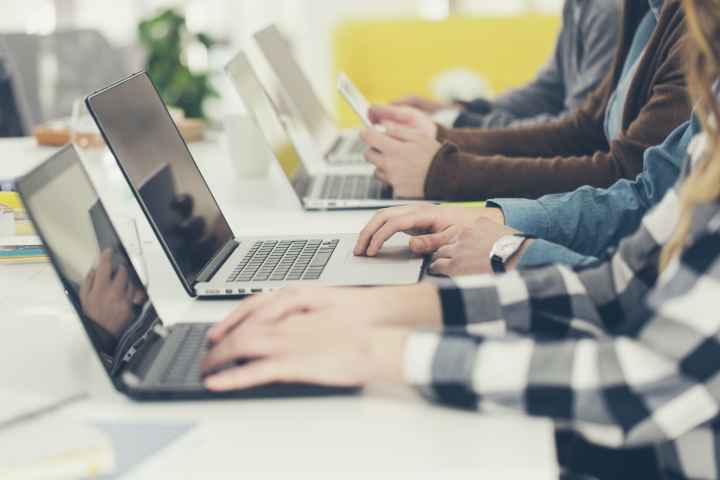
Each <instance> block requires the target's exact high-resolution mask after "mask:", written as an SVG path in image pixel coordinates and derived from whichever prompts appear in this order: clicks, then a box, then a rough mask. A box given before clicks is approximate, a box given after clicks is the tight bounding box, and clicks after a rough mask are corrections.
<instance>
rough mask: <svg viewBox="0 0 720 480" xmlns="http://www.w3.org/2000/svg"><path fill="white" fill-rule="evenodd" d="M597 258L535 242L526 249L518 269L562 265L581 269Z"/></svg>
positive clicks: (542, 241)
mask: <svg viewBox="0 0 720 480" xmlns="http://www.w3.org/2000/svg"><path fill="white" fill-rule="evenodd" d="M596 261H597V258H595V257H588V256H585V255H581V254H579V253H577V252H575V251H573V250H570V249H569V248H567V247H563V246H562V245H558V244H557V243H552V242H548V241H547V240H541V239H538V240H535V241H533V242H532V244H531V245H530V246H529V247H528V248H526V249H525V252H524V253H523V255H522V257H520V259H519V260H518V263H517V268H519V269H527V268H535V267H539V266H542V265H548V264H553V263H560V264H563V265H568V266H571V267H580V266H583V265H587V264H590V263H593V262H596Z"/></svg>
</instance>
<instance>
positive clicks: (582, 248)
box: [489, 120, 700, 267]
mask: <svg viewBox="0 0 720 480" xmlns="http://www.w3.org/2000/svg"><path fill="white" fill-rule="evenodd" d="M699 132H700V125H699V124H698V122H697V121H695V120H692V121H688V122H685V123H684V124H682V125H681V126H680V127H678V128H677V129H676V130H674V131H673V132H672V133H671V134H670V136H669V137H668V138H667V139H666V140H665V142H664V143H663V144H662V145H660V146H657V147H653V148H650V149H648V150H647V151H646V152H645V159H644V169H643V171H642V173H640V175H638V177H637V178H636V179H635V180H632V181H631V180H620V181H618V182H617V183H615V184H614V185H613V186H611V187H610V188H606V189H602V188H592V187H582V188H579V189H577V190H575V191H574V192H569V193H563V194H557V195H547V196H545V197H542V198H540V199H538V200H518V199H493V200H491V201H490V202H489V205H494V206H497V207H499V208H501V209H502V210H503V213H504V214H505V218H506V223H507V225H508V226H510V227H513V228H515V229H517V230H520V231H523V232H525V233H528V234H532V235H535V236H537V237H539V238H541V239H543V240H545V241H546V242H536V245H533V247H532V248H531V249H529V251H528V252H527V253H526V254H525V255H528V259H527V260H525V259H524V258H523V259H521V261H520V265H523V266H525V267H527V266H534V265H537V264H545V263H549V262H552V261H554V260H557V259H558V258H560V257H562V258H564V259H565V261H563V263H568V264H570V265H577V264H578V263H577V262H581V264H582V263H584V262H585V260H582V259H580V258H578V257H575V256H572V255H569V253H568V252H569V251H572V252H575V253H576V254H580V256H584V257H588V260H587V261H592V260H594V258H593V257H603V256H604V255H605V253H606V251H607V250H608V249H610V248H613V247H615V246H617V244H618V243H619V242H620V240H622V239H623V238H625V237H626V236H628V235H630V234H632V233H633V232H634V231H635V230H637V228H638V227H639V226H640V222H641V220H642V218H643V216H645V214H646V213H647V212H648V211H649V210H650V209H651V208H652V207H653V206H655V205H657V204H658V203H659V202H660V200H661V199H662V198H663V196H664V195H665V193H666V192H667V191H668V190H669V189H670V188H671V187H672V186H673V185H674V184H675V182H676V181H677V179H678V177H679V175H680V171H681V169H682V164H683V162H684V161H685V158H686V157H687V148H688V145H690V141H691V140H692V138H693V137H694V136H695V135H696V134H698V133H699ZM551 244H556V245H557V247H560V248H561V249H562V247H564V249H562V251H566V250H567V251H568V252H566V253H564V254H562V255H560V253H559V252H560V251H561V250H558V249H557V248H555V247H553V248H551V247H550V245H551ZM543 252H547V258H544V255H543ZM531 264H532V265H531Z"/></svg>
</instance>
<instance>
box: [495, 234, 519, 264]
mask: <svg viewBox="0 0 720 480" xmlns="http://www.w3.org/2000/svg"><path fill="white" fill-rule="evenodd" d="M523 242H525V237H517V236H508V237H503V238H501V239H500V240H498V241H497V243H496V244H495V248H493V253H492V255H494V256H497V257H500V258H501V259H502V261H503V262H506V261H507V260H508V259H509V258H510V257H512V256H513V255H515V253H516V252H517V251H518V250H519V249H520V247H521V246H522V244H523Z"/></svg>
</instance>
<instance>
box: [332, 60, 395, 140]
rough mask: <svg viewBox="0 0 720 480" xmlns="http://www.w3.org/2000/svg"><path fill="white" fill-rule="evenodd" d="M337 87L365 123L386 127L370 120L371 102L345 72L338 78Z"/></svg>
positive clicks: (376, 126)
mask: <svg viewBox="0 0 720 480" xmlns="http://www.w3.org/2000/svg"><path fill="white" fill-rule="evenodd" d="M337 89H338V91H339V92H340V94H341V95H342V96H343V98H344V99H345V101H347V102H348V104H349V105H350V107H351V108H352V109H353V111H354V112H355V114H356V115H357V116H358V117H359V118H360V120H361V121H362V123H363V125H365V126H366V127H367V128H376V129H378V130H380V131H384V130H385V128H384V127H383V126H382V125H375V124H373V123H372V122H371V121H370V118H369V116H368V112H369V110H370V102H368V101H367V98H365V95H363V94H362V93H361V92H360V90H358V88H357V87H356V86H355V84H354V83H353V82H352V80H350V77H348V76H347V75H346V74H345V73H340V74H339V75H338V78H337Z"/></svg>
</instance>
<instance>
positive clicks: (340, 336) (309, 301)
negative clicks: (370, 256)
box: [202, 284, 442, 391]
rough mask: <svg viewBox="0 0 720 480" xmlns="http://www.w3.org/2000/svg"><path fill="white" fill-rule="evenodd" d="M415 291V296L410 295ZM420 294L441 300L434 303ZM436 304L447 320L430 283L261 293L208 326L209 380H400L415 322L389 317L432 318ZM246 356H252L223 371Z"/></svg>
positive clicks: (237, 385)
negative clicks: (408, 325) (407, 326)
mask: <svg viewBox="0 0 720 480" xmlns="http://www.w3.org/2000/svg"><path fill="white" fill-rule="evenodd" d="M390 298H393V299H394V300H395V302H394V305H388V303H387V300H388V299H390ZM410 298H412V299H413V301H408V299H410ZM417 299H429V300H430V301H431V302H434V304H433V306H432V307H430V308H428V305H425V304H424V303H423V302H418V301H415V300H417ZM373 305H377V306H378V308H373V307H372V306H373ZM380 306H381V307H382V308H380ZM389 312H392V314H389ZM428 312H432V314H433V315H434V317H435V319H434V320H435V323H437V324H438V325H440V324H441V322H442V320H441V315H442V313H441V309H440V300H439V297H438V295H437V289H436V288H435V287H434V286H432V285H430V284H421V285H415V286H412V287H398V288H385V289H365V290H362V289H348V290H345V291H342V292H341V290H340V289H300V290H296V289H286V290H280V291H278V292H274V293H271V294H266V295H259V296H255V297H252V298H251V299H249V300H245V301H243V302H242V304H241V305H240V307H238V309H237V310H236V311H235V312H234V313H233V314H232V315H231V316H230V317H228V318H227V319H226V320H225V321H223V322H221V323H219V324H217V325H216V326H214V327H213V328H212V329H211V330H210V331H209V332H208V339H209V341H210V342H211V344H212V345H213V347H212V348H211V350H210V351H209V352H208V355H207V356H206V358H205V359H204V361H203V365H202V368H203V371H204V372H206V374H208V375H209V376H208V377H207V378H206V379H205V385H206V386H207V388H209V389H210V390H215V391H224V390H233V389H243V388H249V387H253V386H257V385H263V384H267V383H274V382H280V383H313V384H319V385H332V386H364V385H367V384H368V383H372V382H377V381H385V382H397V383H399V382H401V381H402V377H403V374H402V357H403V353H404V348H405V341H406V339H407V337H408V335H409V332H410V330H409V329H405V328H400V327H387V326H380V325H381V323H382V321H381V319H383V318H385V319H386V321H387V320H388V319H391V318H392V319H394V321H390V322H389V323H390V324H401V323H403V322H405V321H407V319H417V318H419V317H423V316H425V317H427V318H429V316H428ZM373 320H375V321H373ZM429 323H430V322H429ZM238 360H247V361H248V362H247V363H244V364H243V365H241V366H236V367H231V368H228V369H224V370H222V371H221V372H219V373H215V372H217V370H218V369H219V368H221V367H223V366H225V365H228V364H230V363H232V362H236V361H238Z"/></svg>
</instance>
